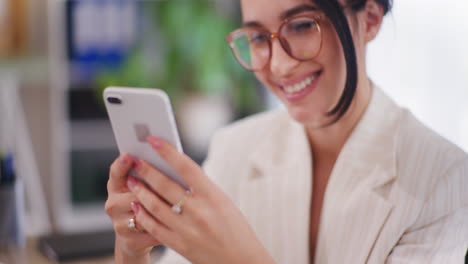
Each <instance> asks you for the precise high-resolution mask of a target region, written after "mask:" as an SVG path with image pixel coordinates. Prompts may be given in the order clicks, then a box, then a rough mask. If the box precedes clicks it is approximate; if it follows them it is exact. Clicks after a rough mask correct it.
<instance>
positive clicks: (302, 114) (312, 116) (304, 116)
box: [287, 107, 324, 126]
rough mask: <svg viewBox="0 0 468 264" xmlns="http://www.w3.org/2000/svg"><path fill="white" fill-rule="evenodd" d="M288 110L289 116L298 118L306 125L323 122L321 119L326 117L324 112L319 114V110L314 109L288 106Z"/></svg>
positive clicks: (297, 119) (298, 120)
mask: <svg viewBox="0 0 468 264" xmlns="http://www.w3.org/2000/svg"><path fill="white" fill-rule="evenodd" d="M287 110H288V114H289V116H290V117H291V118H292V119H294V120H296V121H297V122H299V123H301V124H302V125H304V126H311V125H312V126H315V125H318V124H321V121H323V117H324V114H323V113H320V114H319V111H313V110H312V109H304V108H302V109H297V108H294V107H288V108H287Z"/></svg>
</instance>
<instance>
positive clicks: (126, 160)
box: [119, 153, 128, 164]
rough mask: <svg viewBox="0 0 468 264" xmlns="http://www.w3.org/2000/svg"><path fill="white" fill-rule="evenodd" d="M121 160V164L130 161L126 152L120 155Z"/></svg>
mask: <svg viewBox="0 0 468 264" xmlns="http://www.w3.org/2000/svg"><path fill="white" fill-rule="evenodd" d="M119 160H120V163H121V164H126V163H127V162H128V157H127V154H125V153H124V154H122V155H120V159H119Z"/></svg>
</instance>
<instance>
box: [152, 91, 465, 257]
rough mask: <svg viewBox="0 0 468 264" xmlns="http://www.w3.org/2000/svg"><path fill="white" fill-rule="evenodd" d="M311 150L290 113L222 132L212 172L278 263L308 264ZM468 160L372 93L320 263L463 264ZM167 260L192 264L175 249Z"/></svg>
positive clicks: (335, 179) (326, 225)
mask: <svg viewBox="0 0 468 264" xmlns="http://www.w3.org/2000/svg"><path fill="white" fill-rule="evenodd" d="M311 160H312V159H311V152H310V150H309V147H308V142H307V138H306V135H305V131H304V129H303V127H302V126H301V125H300V124H298V123H296V122H295V121H292V120H291V119H290V118H289V117H288V115H287V113H286V112H285V111H283V110H276V111H272V112H268V113H263V114H259V115H256V116H253V117H250V118H247V119H245V120H243V121H240V122H237V123H235V124H233V125H231V126H229V127H227V128H225V129H222V130H221V131H220V132H219V133H218V134H217V135H216V136H215V137H214V139H213V143H212V146H211V149H210V154H209V158H208V160H207V162H206V164H205V170H206V172H207V174H208V175H209V176H210V177H212V178H213V180H214V181H215V182H216V183H217V184H218V185H219V186H220V187H221V188H222V189H223V190H224V191H225V192H226V193H227V194H228V195H229V196H230V197H231V199H232V200H233V201H234V202H235V203H236V204H237V206H239V208H240V209H241V210H242V212H243V213H244V215H245V216H246V218H247V219H248V221H249V222H250V224H251V225H252V227H253V228H254V230H255V231H256V233H257V235H258V237H259V239H260V240H261V241H262V242H263V244H264V245H265V247H266V248H267V249H268V250H269V252H270V253H271V255H272V256H273V257H274V259H275V260H276V261H277V263H294V264H296V263H297V264H301V263H309V262H310V260H309V243H308V241H309V206H310V197H311V186H312V184H313V183H312V180H311V179H312V177H311V176H312V174H311V173H312V172H311V167H312V164H311ZM467 248H468V157H467V155H466V153H464V152H463V151H461V150H460V149H458V148H457V147H456V146H454V145H452V144H451V143H449V142H447V141H446V140H445V139H443V138H441V137H440V136H438V135H437V134H435V133H434V132H432V131H431V130H429V129H428V128H426V127H425V126H423V125H422V124H421V123H420V122H419V121H418V120H416V119H415V118H414V117H413V115H412V114H411V113H409V112H408V111H406V110H405V109H402V108H400V107H398V106H397V105H396V104H394V103H393V101H391V100H390V99H389V98H388V97H387V96H386V95H385V94H384V93H383V92H382V91H381V90H379V89H378V88H375V89H374V92H373V96H372V99H371V102H370V104H369V106H368V108H367V110H366V112H365V114H364V115H363V117H362V119H361V121H360V122H359V124H358V125H357V127H356V128H355V130H354V131H353V133H352V134H351V136H350V138H349V139H348V141H347V142H346V144H345V146H344V147H343V149H342V152H341V153H340V155H339V157H338V159H337V161H336V164H335V167H334V168H333V171H332V174H331V176H330V179H329V183H328V186H327V190H326V192H325V197H324V204H323V208H322V215H321V223H320V230H319V235H318V241H317V252H316V256H315V263H319V264H336V263H353V264H354V263H463V260H464V254H465V252H466V250H467ZM161 263H186V261H184V260H183V258H181V257H180V256H178V255H177V254H175V253H174V252H172V251H171V252H169V253H168V254H167V256H166V257H165V258H163V260H162V261H161Z"/></svg>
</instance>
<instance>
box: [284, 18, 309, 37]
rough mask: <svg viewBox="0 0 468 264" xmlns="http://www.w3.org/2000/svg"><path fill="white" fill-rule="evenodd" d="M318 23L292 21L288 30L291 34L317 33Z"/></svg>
mask: <svg viewBox="0 0 468 264" xmlns="http://www.w3.org/2000/svg"><path fill="white" fill-rule="evenodd" d="M316 25H317V23H316V22H315V21H314V20H309V19H307V20H306V19H300V20H299V21H291V22H290V23H289V24H288V25H287V27H286V30H287V32H288V33H290V34H307V33H310V32H312V31H315V27H316Z"/></svg>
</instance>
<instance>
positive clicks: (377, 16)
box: [362, 0, 384, 43]
mask: <svg viewBox="0 0 468 264" xmlns="http://www.w3.org/2000/svg"><path fill="white" fill-rule="evenodd" d="M363 11H364V12H362V13H363V16H364V28H363V31H362V32H363V33H364V35H365V42H366V43H368V42H370V41H372V40H374V39H375V37H376V36H377V33H379V30H380V26H381V25H382V19H383V15H384V11H383V7H382V6H381V5H380V4H378V3H377V2H376V1H375V0H368V1H367V2H366V6H365V8H364V10H363Z"/></svg>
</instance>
